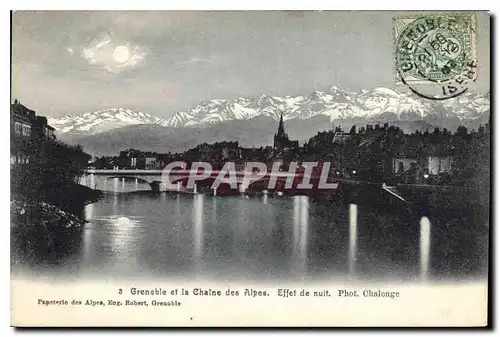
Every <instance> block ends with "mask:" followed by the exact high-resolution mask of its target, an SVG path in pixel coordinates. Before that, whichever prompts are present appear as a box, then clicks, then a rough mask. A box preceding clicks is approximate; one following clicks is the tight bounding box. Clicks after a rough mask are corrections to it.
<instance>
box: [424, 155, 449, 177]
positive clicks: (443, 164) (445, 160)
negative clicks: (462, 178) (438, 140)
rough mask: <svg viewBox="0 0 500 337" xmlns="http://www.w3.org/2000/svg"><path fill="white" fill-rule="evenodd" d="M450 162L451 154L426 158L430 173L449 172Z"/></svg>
mask: <svg viewBox="0 0 500 337" xmlns="http://www.w3.org/2000/svg"><path fill="white" fill-rule="evenodd" d="M452 164H453V159H452V157H451V156H446V157H428V158H427V170H428V173H429V174H431V175H437V174H440V173H449V174H451V169H452Z"/></svg>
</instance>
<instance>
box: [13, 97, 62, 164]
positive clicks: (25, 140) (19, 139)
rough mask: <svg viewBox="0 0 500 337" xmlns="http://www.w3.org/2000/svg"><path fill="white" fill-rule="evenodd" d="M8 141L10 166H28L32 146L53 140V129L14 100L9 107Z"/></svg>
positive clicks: (45, 121)
mask: <svg viewBox="0 0 500 337" xmlns="http://www.w3.org/2000/svg"><path fill="white" fill-rule="evenodd" d="M10 139H11V149H10V153H11V157H10V161H11V164H29V162H30V156H31V151H32V147H33V144H39V143H40V142H41V141H43V140H52V139H55V134H54V128H53V127H51V126H50V125H48V123H47V118H46V117H43V116H36V113H35V111H33V110H31V109H28V108H27V107H25V106H24V105H22V104H21V103H20V102H19V101H18V100H17V99H16V100H14V103H13V104H12V105H11V107H10Z"/></svg>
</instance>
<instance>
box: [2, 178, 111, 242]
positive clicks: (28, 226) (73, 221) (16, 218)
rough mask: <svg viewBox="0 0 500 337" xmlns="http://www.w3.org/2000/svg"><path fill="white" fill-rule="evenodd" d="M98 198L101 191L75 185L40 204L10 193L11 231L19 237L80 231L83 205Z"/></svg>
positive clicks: (46, 197) (50, 196)
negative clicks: (40, 233)
mask: <svg viewBox="0 0 500 337" xmlns="http://www.w3.org/2000/svg"><path fill="white" fill-rule="evenodd" d="M102 197H103V192H102V191H99V190H94V189H91V188H88V187H86V186H82V185H78V184H74V185H72V186H68V187H66V188H61V187H59V188H57V189H55V190H54V191H53V192H52V193H51V194H47V195H46V196H45V198H43V199H42V200H39V199H38V198H27V197H24V196H22V195H16V194H15V193H13V194H12V199H11V202H10V216H11V221H10V222H11V229H12V230H14V231H17V232H20V233H21V234H22V233H29V232H32V231H33V230H35V231H38V230H41V231H42V232H43V231H45V232H49V233H50V232H53V231H58V230H71V229H76V228H80V227H82V226H83V225H84V223H85V218H84V216H83V208H84V207H85V205H88V204H90V203H94V202H96V201H98V200H100V199H101V198H102Z"/></svg>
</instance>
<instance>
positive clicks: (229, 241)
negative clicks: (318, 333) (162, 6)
mask: <svg viewBox="0 0 500 337" xmlns="http://www.w3.org/2000/svg"><path fill="white" fill-rule="evenodd" d="M11 25H12V42H11V43H12V45H11V48H12V49H11V51H12V65H11V67H12V98H11V102H10V107H11V110H10V125H11V134H10V138H11V149H10V150H11V153H10V170H11V200H10V218H11V223H10V233H11V252H10V261H11V324H12V326H15V327H48V326H76V327H85V326H94V327H95V326H113V327H127V326H139V327H146V326H148V327H149V326H156V327H178V326H181V327H189V326H193V327H194V326H216V327H226V326H263V327H283V326H295V327H305V326H307V327H350V326H356V327H374V326H396V327H422V326H426V327H428V326H432V327H444V326H447V327H450V326H453V327H455V326H479V327H481V326H483V327H484V326H487V325H488V324H489V323H490V319H489V317H488V294H489V285H488V275H489V264H490V263H489V261H490V260H489V259H490V256H489V251H490V249H489V247H490V244H491V243H490V221H491V220H490V210H491V206H490V191H491V186H490V184H491V172H490V168H491V166H490V164H491V146H490V141H491V112H490V53H491V50H490V48H491V47H490V14H489V13H488V12H485V11H469V12H463V11H446V12H444V11H443V12H436V11H432V12H426V11H421V12H409V11H405V12H399V11H14V12H12V20H11Z"/></svg>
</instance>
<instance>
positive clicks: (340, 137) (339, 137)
mask: <svg viewBox="0 0 500 337" xmlns="http://www.w3.org/2000/svg"><path fill="white" fill-rule="evenodd" d="M352 137H353V135H352V134H350V133H346V132H343V131H336V132H335V134H334V135H333V140H332V143H336V144H343V143H345V142H346V141H347V140H348V139H351V138H352Z"/></svg>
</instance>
